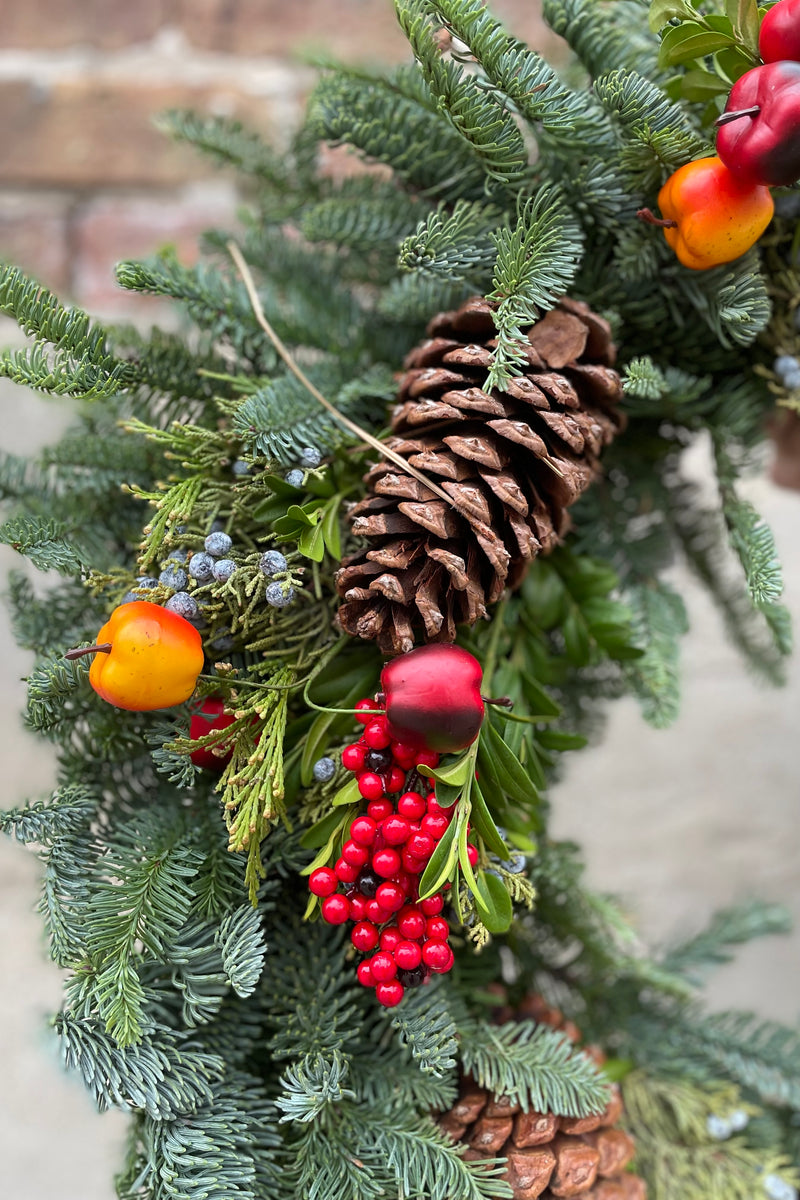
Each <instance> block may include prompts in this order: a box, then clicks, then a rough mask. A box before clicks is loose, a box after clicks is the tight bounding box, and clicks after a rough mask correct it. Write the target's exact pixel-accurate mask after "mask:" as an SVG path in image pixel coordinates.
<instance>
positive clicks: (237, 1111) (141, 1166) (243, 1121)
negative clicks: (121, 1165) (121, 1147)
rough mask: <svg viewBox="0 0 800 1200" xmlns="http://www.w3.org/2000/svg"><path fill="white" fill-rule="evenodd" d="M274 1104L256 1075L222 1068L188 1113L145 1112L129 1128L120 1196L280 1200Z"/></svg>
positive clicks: (125, 1199) (132, 1198)
mask: <svg viewBox="0 0 800 1200" xmlns="http://www.w3.org/2000/svg"><path fill="white" fill-rule="evenodd" d="M280 1145H281V1142H280V1137H279V1136H278V1134H277V1131H276V1112H275V1107H274V1105H273V1104H272V1102H271V1101H270V1100H268V1099H267V1098H266V1096H265V1093H264V1088H263V1085H262V1083H261V1081H260V1080H258V1079H256V1078H255V1077H254V1076H252V1075H249V1074H246V1073H245V1072H243V1071H236V1070H234V1071H229V1072H228V1073H227V1074H226V1076H225V1078H224V1079H223V1080H222V1081H221V1082H219V1083H217V1084H216V1085H215V1087H214V1096H213V1100H208V1101H204V1102H203V1103H201V1104H198V1105H197V1107H196V1108H195V1109H194V1111H192V1112H191V1114H189V1115H185V1116H183V1115H174V1116H171V1117H169V1118H168V1119H156V1118H153V1117H151V1116H149V1115H148V1116H145V1117H144V1118H141V1119H140V1120H139V1122H137V1123H136V1124H135V1125H134V1126H133V1129H132V1137H131V1146H130V1149H129V1154H128V1165H127V1168H126V1170H125V1172H124V1174H123V1175H122V1176H121V1177H120V1178H119V1179H118V1180H117V1191H118V1195H119V1197H120V1200H144V1198H146V1200H263V1197H266V1196H269V1197H270V1200H273V1198H274V1200H279V1198H282V1197H284V1196H285V1195H286V1193H285V1192H284V1191H283V1189H282V1187H281V1176H280V1171H279V1168H278V1151H279V1149H280Z"/></svg>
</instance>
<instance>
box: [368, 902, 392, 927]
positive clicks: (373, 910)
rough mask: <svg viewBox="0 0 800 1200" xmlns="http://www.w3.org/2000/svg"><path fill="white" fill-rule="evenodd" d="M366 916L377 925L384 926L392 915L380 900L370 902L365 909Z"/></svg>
mask: <svg viewBox="0 0 800 1200" xmlns="http://www.w3.org/2000/svg"><path fill="white" fill-rule="evenodd" d="M364 915H365V916H367V917H369V919H370V921H372V922H373V923H374V924H375V925H383V923H384V922H385V921H388V920H389V917H390V916H391V915H392V914H391V913H390V912H389V910H388V909H387V908H384V907H383V905H382V904H381V903H380V901H379V900H368V901H367V903H366V905H365V908H364Z"/></svg>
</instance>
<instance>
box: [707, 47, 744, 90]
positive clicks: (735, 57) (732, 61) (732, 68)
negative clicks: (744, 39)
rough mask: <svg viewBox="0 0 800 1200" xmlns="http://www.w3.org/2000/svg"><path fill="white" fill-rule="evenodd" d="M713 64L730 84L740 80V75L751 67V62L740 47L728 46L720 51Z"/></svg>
mask: <svg viewBox="0 0 800 1200" xmlns="http://www.w3.org/2000/svg"><path fill="white" fill-rule="evenodd" d="M715 62H716V64H717V66H718V67H719V69H720V71H722V73H723V75H725V77H726V78H727V79H728V80H729V81H730V82H731V83H736V80H737V79H741V77H742V75H744V74H745V72H747V71H750V70H752V67H753V63H752V60H751V59H750V58H749V57H748V56H747V54H745V52H744V50H742V48H741V46H729V47H728V48H727V49H726V50H720V52H719V54H718V55H717V56H716V59H715Z"/></svg>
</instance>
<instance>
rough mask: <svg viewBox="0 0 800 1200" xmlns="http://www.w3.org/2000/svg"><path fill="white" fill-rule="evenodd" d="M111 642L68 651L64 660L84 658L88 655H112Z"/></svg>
mask: <svg viewBox="0 0 800 1200" xmlns="http://www.w3.org/2000/svg"><path fill="white" fill-rule="evenodd" d="M110 653H111V642H101V643H100V645H99V646H82V647H81V648H80V649H79V650H68V651H67V653H66V654H65V655H64V658H68V659H70V661H72V659H74V658H83V657H84V655H86V654H110Z"/></svg>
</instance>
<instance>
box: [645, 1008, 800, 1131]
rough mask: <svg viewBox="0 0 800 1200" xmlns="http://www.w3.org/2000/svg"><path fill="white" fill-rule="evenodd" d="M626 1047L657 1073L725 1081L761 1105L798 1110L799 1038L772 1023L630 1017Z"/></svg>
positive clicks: (687, 1012) (691, 1015) (746, 1016)
mask: <svg viewBox="0 0 800 1200" xmlns="http://www.w3.org/2000/svg"><path fill="white" fill-rule="evenodd" d="M625 1044H626V1048H627V1049H628V1050H629V1051H630V1052H631V1053H632V1054H633V1055H634V1057H635V1058H636V1059H637V1061H639V1062H641V1063H643V1064H645V1065H650V1066H652V1067H653V1068H654V1069H656V1070H661V1071H666V1072H669V1073H670V1074H676V1073H683V1074H685V1075H687V1076H688V1077H689V1078H691V1079H697V1080H700V1081H704V1080H708V1079H710V1078H711V1079H716V1078H720V1076H723V1077H727V1078H729V1079H732V1080H733V1081H734V1082H735V1083H738V1084H739V1085H740V1086H741V1087H742V1088H745V1089H748V1090H750V1091H752V1092H753V1093H754V1094H755V1095H756V1096H758V1097H759V1098H760V1099H761V1100H762V1101H763V1102H764V1103H765V1104H772V1105H776V1104H777V1105H790V1106H791V1107H792V1108H800V1034H798V1032H797V1031H796V1030H794V1029H788V1028H786V1027H785V1026H782V1025H780V1024H778V1023H777V1022H775V1021H766V1020H763V1019H762V1018H760V1017H757V1016H755V1015H754V1014H752V1013H747V1012H727V1013H725V1012H723V1013H710V1014H708V1013H701V1012H699V1011H698V1010H697V1009H695V1008H686V1009H682V1010H680V1011H678V1010H675V1009H674V1008H672V1007H669V1008H667V1010H666V1011H665V1012H664V1013H660V1012H655V1011H653V1010H651V1011H649V1012H645V1013H641V1014H639V1015H634V1016H633V1017H632V1018H631V1019H630V1021H629V1022H628V1025H627V1027H626V1029H625Z"/></svg>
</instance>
